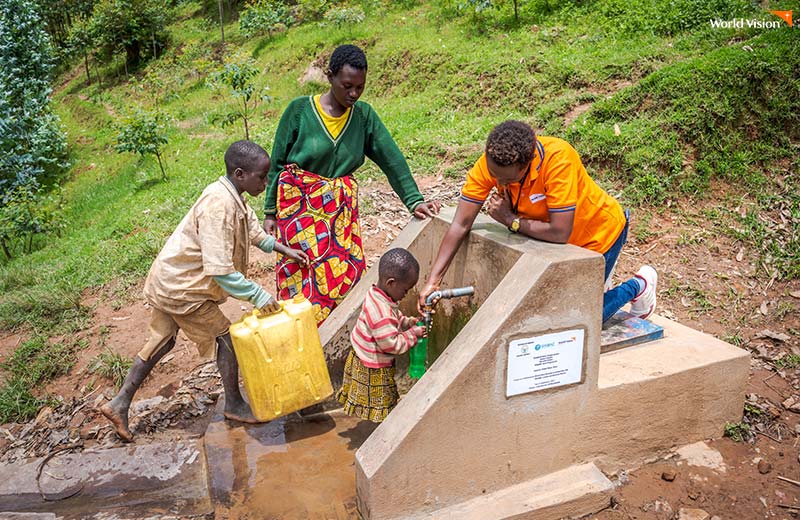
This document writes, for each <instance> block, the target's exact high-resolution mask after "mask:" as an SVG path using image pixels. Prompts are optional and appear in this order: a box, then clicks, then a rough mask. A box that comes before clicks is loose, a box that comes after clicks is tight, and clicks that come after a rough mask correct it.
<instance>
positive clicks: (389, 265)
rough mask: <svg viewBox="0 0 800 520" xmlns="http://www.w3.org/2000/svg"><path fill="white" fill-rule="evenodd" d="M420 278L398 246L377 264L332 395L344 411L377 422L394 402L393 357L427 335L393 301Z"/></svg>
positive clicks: (416, 265)
mask: <svg viewBox="0 0 800 520" xmlns="http://www.w3.org/2000/svg"><path fill="white" fill-rule="evenodd" d="M418 280H419V263H417V260H416V259H415V258H414V256H413V255H412V254H411V253H409V252H408V251H407V250H405V249H402V248H396V249H391V250H389V251H387V252H386V253H385V254H384V255H383V256H382V257H381V259H380V261H379V263H378V284H377V285H373V286H372V287H371V288H370V290H369V291H368V292H367V296H366V298H364V305H363V306H362V307H361V314H360V315H359V317H358V321H357V322H356V326H355V327H354V328H353V332H352V334H351V335H350V342H351V343H352V345H353V350H351V351H350V355H348V356H347V361H346V362H345V366H344V378H343V381H342V388H341V389H340V390H339V392H338V393H337V394H336V399H337V400H338V401H339V402H340V403H342V404H343V405H344V411H345V413H346V414H348V415H353V416H356V417H360V418H362V419H367V420H369V421H372V422H376V423H379V422H382V421H383V420H384V419H386V416H387V415H388V414H389V412H390V411H391V410H392V409H393V408H394V407H395V406H396V405H397V401H398V398H399V394H398V392H397V383H396V382H395V379H394V375H395V368H394V360H395V356H399V355H400V354H403V353H405V352H407V351H408V349H410V348H411V347H413V346H414V345H416V344H417V340H418V339H419V338H422V337H424V336H425V335H426V334H427V330H426V329H425V327H421V326H418V325H416V323H417V321H418V318H415V317H413V316H404V315H403V313H402V312H400V309H399V308H398V302H399V301H400V300H402V299H403V297H404V296H405V295H406V293H407V292H408V291H409V290H410V289H411V288H412V287H414V286H415V285H416V284H417V281H418Z"/></svg>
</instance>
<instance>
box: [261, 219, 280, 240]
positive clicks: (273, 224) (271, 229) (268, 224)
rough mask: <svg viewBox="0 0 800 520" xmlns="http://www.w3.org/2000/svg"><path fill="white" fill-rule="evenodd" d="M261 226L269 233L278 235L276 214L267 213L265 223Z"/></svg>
mask: <svg viewBox="0 0 800 520" xmlns="http://www.w3.org/2000/svg"><path fill="white" fill-rule="evenodd" d="M261 227H263V228H264V231H266V232H267V234H268V235H272V236H274V237H277V236H278V219H277V218H276V217H275V215H267V216H266V217H264V224H263V225H262V226H261Z"/></svg>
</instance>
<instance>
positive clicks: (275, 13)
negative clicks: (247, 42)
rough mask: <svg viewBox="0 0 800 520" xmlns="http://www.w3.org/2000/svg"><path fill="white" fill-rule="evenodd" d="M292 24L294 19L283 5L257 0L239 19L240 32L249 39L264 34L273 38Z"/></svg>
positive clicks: (267, 0) (270, 0)
mask: <svg viewBox="0 0 800 520" xmlns="http://www.w3.org/2000/svg"><path fill="white" fill-rule="evenodd" d="M292 23H294V17H293V16H292V13H291V11H290V10H289V8H288V7H287V6H286V5H284V4H283V3H281V2H275V1H272V0H257V1H256V2H254V3H252V4H250V5H249V6H247V8H246V9H245V10H244V11H243V12H242V15H241V17H240V18H239V30H240V31H241V33H242V35H244V36H245V37H247V38H252V37H253V36H257V35H259V34H263V33H267V35H268V36H269V37H270V38H271V37H272V33H273V32H275V31H280V30H282V29H286V28H287V27H289V26H291V25H292Z"/></svg>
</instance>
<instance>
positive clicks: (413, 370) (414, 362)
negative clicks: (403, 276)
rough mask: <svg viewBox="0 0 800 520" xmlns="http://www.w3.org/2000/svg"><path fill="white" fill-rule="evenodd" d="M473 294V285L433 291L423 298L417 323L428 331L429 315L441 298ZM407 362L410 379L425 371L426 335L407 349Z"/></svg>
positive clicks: (426, 357)
mask: <svg viewBox="0 0 800 520" xmlns="http://www.w3.org/2000/svg"><path fill="white" fill-rule="evenodd" d="M473 294H475V288H474V287H473V286H471V285H470V286H468V287H458V288H456V289H443V290H440V291H434V292H432V293H431V294H430V295H428V297H427V298H426V299H425V311H424V313H423V321H421V322H419V323H417V325H425V328H426V329H427V330H428V333H430V331H431V316H432V314H433V306H434V305H436V303H437V302H438V301H439V300H441V299H450V298H458V297H460V296H471V295H473ZM408 356H409V364H408V376H409V377H410V378H411V379H419V378H420V377H422V375H423V374H424V373H425V369H426V368H427V366H428V337H427V336H426V337H424V338H420V339H419V341H418V342H417V344H416V346H414V347H413V348H412V349H411V350H409V351H408Z"/></svg>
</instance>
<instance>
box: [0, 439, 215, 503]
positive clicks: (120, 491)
mask: <svg viewBox="0 0 800 520" xmlns="http://www.w3.org/2000/svg"><path fill="white" fill-rule="evenodd" d="M43 461H44V459H32V460H30V461H27V462H25V463H18V464H11V465H8V466H5V467H4V468H3V470H4V476H3V478H2V479H0V511H9V512H12V511H14V512H49V513H54V514H57V516H58V517H59V518H91V517H92V516H93V515H95V514H98V512H107V513H108V515H106V517H107V518H112V517H115V515H114V513H115V512H120V513H124V515H125V516H124V517H125V518H143V517H146V516H148V515H154V514H158V515H164V514H181V515H187V516H190V515H202V514H208V513H211V512H213V507H212V504H211V500H210V498H209V488H208V476H207V467H206V456H205V450H204V448H203V443H202V441H181V442H175V443H162V444H143V445H140V446H139V445H132V446H130V447H126V448H114V449H110V450H102V451H84V452H82V453H71V454H63V455H57V456H55V457H52V458H51V459H50V460H48V461H46V464H45V465H44V467H43V468H42V471H41V475H40V476H39V477H38V481H37V475H39V468H40V466H41V465H42V462H43ZM109 515H111V516H109Z"/></svg>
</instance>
